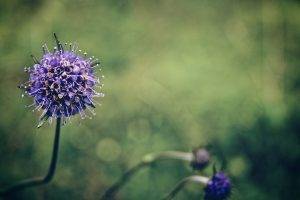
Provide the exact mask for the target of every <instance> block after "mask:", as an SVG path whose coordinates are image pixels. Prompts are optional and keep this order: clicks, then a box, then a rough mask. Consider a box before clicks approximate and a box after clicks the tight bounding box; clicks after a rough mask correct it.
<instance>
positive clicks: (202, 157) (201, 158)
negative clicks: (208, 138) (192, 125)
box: [191, 148, 210, 170]
mask: <svg viewBox="0 0 300 200" xmlns="http://www.w3.org/2000/svg"><path fill="white" fill-rule="evenodd" d="M209 160H210V154H209V152H208V151H207V150H206V149H204V148H196V149H194V150H193V160H192V162H191V166H192V168H193V169H194V170H202V169H204V168H205V167H206V166H207V165H208V163H209Z"/></svg>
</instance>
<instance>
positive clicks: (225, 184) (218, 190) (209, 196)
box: [204, 172, 231, 200]
mask: <svg viewBox="0 0 300 200" xmlns="http://www.w3.org/2000/svg"><path fill="white" fill-rule="evenodd" d="M230 193H231V183H230V180H229V178H228V177H227V176H226V175H225V174H224V173H223V172H218V173H216V174H215V175H214V176H213V177H212V178H211V179H210V180H209V181H208V183H207V185H206V187H205V196H204V199H205V200H225V199H227V198H228V197H229V196H230Z"/></svg>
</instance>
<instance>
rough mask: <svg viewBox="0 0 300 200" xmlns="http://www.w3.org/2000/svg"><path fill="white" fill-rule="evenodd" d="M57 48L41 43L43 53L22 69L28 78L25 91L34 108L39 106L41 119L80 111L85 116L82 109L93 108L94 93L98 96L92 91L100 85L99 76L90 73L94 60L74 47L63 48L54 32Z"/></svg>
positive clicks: (98, 94) (92, 71)
mask: <svg viewBox="0 0 300 200" xmlns="http://www.w3.org/2000/svg"><path fill="white" fill-rule="evenodd" d="M55 39H56V42H57V48H55V49H54V51H53V52H50V51H48V50H47V49H46V48H45V47H44V55H43V56H42V58H41V59H40V60H39V61H38V60H37V59H36V58H35V57H33V58H34V62H35V64H34V65H33V66H32V67H31V68H28V69H26V71H27V72H29V81H28V82H27V84H26V85H23V88H24V89H25V93H27V94H28V95H29V96H32V97H33V98H34V105H35V106H36V109H38V110H39V109H42V110H43V114H42V116H41V119H48V118H49V117H50V118H52V117H53V118H68V117H70V116H73V115H76V114H78V113H80V115H81V116H82V117H85V116H86V114H85V112H84V110H85V109H87V108H88V109H89V110H90V111H91V112H92V113H93V114H94V112H93V111H92V109H91V108H95V104H94V97H102V96H103V94H102V93H98V92H96V91H95V86H96V85H99V86H100V87H101V82H100V79H99V78H97V77H96V76H95V74H94V67H95V66H97V65H98V61H97V60H93V59H92V58H87V57H86V55H85V56H82V55H79V54H77V53H76V48H77V47H74V46H70V49H68V50H64V48H63V46H62V45H61V44H60V43H59V41H58V39H57V37H56V35H55Z"/></svg>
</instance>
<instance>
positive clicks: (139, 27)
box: [0, 0, 300, 200]
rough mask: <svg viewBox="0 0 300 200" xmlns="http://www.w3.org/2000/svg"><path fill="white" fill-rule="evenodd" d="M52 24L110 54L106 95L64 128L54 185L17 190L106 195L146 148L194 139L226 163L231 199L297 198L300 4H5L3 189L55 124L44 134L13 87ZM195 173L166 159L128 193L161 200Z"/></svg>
mask: <svg viewBox="0 0 300 200" xmlns="http://www.w3.org/2000/svg"><path fill="white" fill-rule="evenodd" d="M53 32H56V33H57V34H58V36H59V38H60V40H61V41H62V42H72V41H76V42H78V43H79V45H80V48H81V49H83V50H86V51H87V52H88V53H89V55H95V56H96V57H99V58H100V60H101V61H102V65H103V73H104V75H105V77H106V78H105V80H104V84H105V85H104V92H105V94H106V97H105V98H104V99H103V101H102V106H100V107H99V106H98V107H97V109H96V112H97V115H96V117H94V118H93V119H92V120H80V119H79V117H76V118H75V119H73V120H72V122H71V123H69V124H67V125H66V126H64V127H63V129H62V138H61V146H60V147H61V149H60V155H59V163H58V168H57V173H56V175H55V178H54V180H53V182H51V183H50V184H49V185H47V186H43V187H39V188H30V189H28V190H24V191H23V192H21V193H19V194H16V195H15V197H14V198H15V199H98V198H99V197H100V195H101V194H102V193H103V192H104V191H105V189H106V188H107V187H109V186H110V185H111V184H112V183H114V182H115V181H116V180H117V179H118V177H119V176H120V175H121V174H122V172H124V171H125V170H126V169H128V168H129V167H131V166H133V165H134V164H135V163H137V162H138V161H139V160H140V159H141V158H142V157H143V155H144V154H147V153H151V152H159V151H162V150H182V151H191V150H192V149H193V148H194V147H197V146H209V147H210V150H211V152H212V154H213V160H214V162H216V163H217V166H220V165H223V166H225V171H226V172H227V173H228V174H229V175H230V177H231V178H232V181H233V185H234V188H233V194H232V199H233V200H234V199H243V200H253V199H255V200H266V199H272V200H277V199H285V200H290V199H299V198H300V194H299V190H297V189H299V185H300V183H299V182H300V177H299V164H300V159H299V156H300V148H299V130H300V127H299V123H300V115H299V112H300V105H299V97H300V96H299V94H300V92H299V89H300V73H299V72H300V68H299V64H300V57H299V53H300V47H299V42H300V4H299V2H298V1H233V0H222V1H221V0H213V1H211V0H203V1H197V0H185V1H184V0H149V1H146V0H144V1H142V0H132V1H130V0H102V1H96V0H91V1H88V0H48V1H40V0H2V1H0V74H1V78H0V113H1V114H0V137H1V139H0V188H3V187H5V186H8V185H10V184H12V183H14V182H16V181H18V180H21V179H23V178H28V177H32V176H36V175H42V174H45V172H46V170H47V167H48V164H49V161H50V154H51V148H52V142H53V136H54V133H53V132H54V125H53V124H52V125H46V126H44V127H43V128H41V129H36V125H37V122H38V116H39V113H36V112H31V109H28V108H24V106H25V105H29V104H31V102H32V99H31V98H28V97H25V98H23V99H22V98H21V91H20V90H18V88H17V85H18V84H19V83H22V82H24V81H25V80H26V79H27V78H28V76H27V74H25V73H24V72H23V67H24V66H30V65H32V60H31V59H30V56H29V55H30V54H31V53H32V54H35V55H36V56H37V57H40V56H41V45H42V44H43V43H44V42H46V43H47V44H48V46H50V47H51V46H53V45H54V41H53V38H52V33H53ZM100 74H101V73H98V75H100ZM211 171H212V170H211V166H210V167H209V168H208V169H207V170H206V171H205V172H204V174H206V175H211ZM193 173H194V172H193V171H192V170H191V169H190V168H189V166H188V164H186V163H181V162H178V161H169V162H161V163H157V164H156V165H154V166H152V167H151V168H150V169H145V170H143V171H141V172H140V173H138V174H137V176H135V177H134V178H133V179H132V181H131V182H129V184H128V185H126V186H125V187H124V188H123V189H122V190H121V191H120V193H119V194H118V199H144V200H148V199H159V198H160V197H162V195H163V194H165V193H166V192H167V191H169V190H170V189H171V188H172V187H173V186H174V184H175V183H176V182H177V181H179V180H180V179H182V178H183V177H185V176H188V175H191V174H193ZM202 195H203V194H202V189H201V188H200V187H199V186H195V185H190V186H189V187H187V188H186V189H185V190H183V191H182V192H181V193H180V194H179V195H178V196H177V197H176V199H201V196H202Z"/></svg>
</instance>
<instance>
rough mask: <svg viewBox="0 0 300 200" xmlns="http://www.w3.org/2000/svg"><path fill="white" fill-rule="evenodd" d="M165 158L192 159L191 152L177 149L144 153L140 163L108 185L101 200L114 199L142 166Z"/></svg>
mask: <svg viewBox="0 0 300 200" xmlns="http://www.w3.org/2000/svg"><path fill="white" fill-rule="evenodd" d="M166 159H177V160H183V161H189V162H191V161H192V159H193V154H192V153H185V152H178V151H164V152H160V153H157V154H149V155H146V156H145V157H144V158H143V159H142V161H141V162H140V163H138V164H137V165H135V166H134V167H132V168H131V169H129V170H128V171H126V172H125V173H124V174H123V176H122V177H121V178H120V179H119V180H118V181H117V182H116V183H114V184H113V185H112V186H111V187H109V188H108V189H107V190H106V191H105V193H104V194H103V196H102V197H101V199H102V200H112V199H114V197H115V195H116V193H117V192H118V191H119V190H120V189H121V188H122V187H123V186H124V185H125V183H127V182H128V181H129V180H130V178H132V176H133V175H134V174H135V173H136V172H138V171H140V170H141V169H143V168H144V167H147V166H149V165H150V164H152V163H154V162H156V161H158V160H166Z"/></svg>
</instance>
